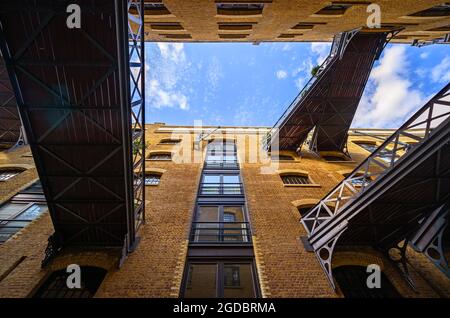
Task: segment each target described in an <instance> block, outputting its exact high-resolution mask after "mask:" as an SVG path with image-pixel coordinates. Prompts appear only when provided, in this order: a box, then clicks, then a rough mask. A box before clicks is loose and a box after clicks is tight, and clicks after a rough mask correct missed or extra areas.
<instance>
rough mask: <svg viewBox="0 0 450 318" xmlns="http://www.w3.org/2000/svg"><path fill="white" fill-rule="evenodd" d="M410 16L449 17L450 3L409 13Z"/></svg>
mask: <svg viewBox="0 0 450 318" xmlns="http://www.w3.org/2000/svg"><path fill="white" fill-rule="evenodd" d="M409 16H410V17H418V18H420V17H447V16H450V4H449V3H444V4H441V5H438V6H435V7H432V8H429V9H426V10H422V11H419V12H416V13H413V14H410V15H409Z"/></svg>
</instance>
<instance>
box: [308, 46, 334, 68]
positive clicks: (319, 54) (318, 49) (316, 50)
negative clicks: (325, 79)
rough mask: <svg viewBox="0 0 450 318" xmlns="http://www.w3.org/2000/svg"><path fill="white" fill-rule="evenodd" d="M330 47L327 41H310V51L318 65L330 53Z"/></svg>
mask: <svg viewBox="0 0 450 318" xmlns="http://www.w3.org/2000/svg"><path fill="white" fill-rule="evenodd" d="M330 48H331V44H330V43H327V42H314V43H311V51H312V53H313V54H314V55H316V63H317V64H318V65H320V64H322V63H323V61H325V59H326V58H327V56H328V55H329V54H330Z"/></svg>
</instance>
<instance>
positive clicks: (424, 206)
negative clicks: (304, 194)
mask: <svg viewBox="0 0 450 318" xmlns="http://www.w3.org/2000/svg"><path fill="white" fill-rule="evenodd" d="M415 128H423V129H424V132H425V133H424V134H423V135H415V134H412V133H410V132H409V131H411V130H412V129H415ZM403 137H409V138H411V139H413V140H414V141H415V143H413V144H410V146H409V147H405V146H404V143H402V142H401V141H400V138H403ZM386 154H388V155H386ZM361 180H364V181H363V182H359V184H360V185H361V186H359V187H357V186H355V181H361ZM449 200H450V84H447V85H446V86H445V87H444V88H443V89H442V90H441V91H440V92H439V93H438V94H437V95H436V96H434V97H433V98H432V99H431V100H430V101H429V102H428V103H427V104H426V105H425V106H424V107H422V108H421V109H420V110H419V111H418V112H417V113H416V114H414V115H413V116H412V117H411V118H410V119H409V120H408V121H407V122H406V123H405V124H404V125H402V127H400V128H399V129H398V130H397V131H396V132H395V133H394V134H393V135H392V136H391V137H389V138H388V139H387V140H386V141H385V142H384V143H383V144H382V145H381V146H380V147H379V148H378V149H377V150H376V151H375V152H374V153H373V154H371V155H370V156H369V157H368V158H367V159H366V160H365V161H363V162H362V163H361V164H360V165H359V166H358V167H356V168H355V169H354V171H353V172H352V173H351V174H350V175H348V176H347V177H346V178H345V179H344V180H343V181H342V182H341V183H339V184H338V185H337V186H336V187H335V188H334V189H333V190H332V191H331V192H330V193H329V194H328V195H327V196H325V197H324V199H322V200H321V201H320V202H319V203H318V204H317V205H316V206H315V207H313V208H312V209H311V211H310V212H309V213H308V214H307V215H305V216H304V217H303V218H302V220H301V223H302V224H303V226H304V228H305V229H306V231H307V233H308V241H309V244H310V245H311V247H312V250H314V252H315V253H316V256H317V258H318V260H319V262H320V264H321V266H322V267H323V269H324V271H325V272H326V274H327V276H328V278H329V280H330V283H331V284H332V286H333V287H334V281H333V277H332V266H331V260H332V256H333V250H334V247H335V246H336V245H370V246H373V247H375V248H377V249H379V250H382V251H384V252H389V249H391V248H397V246H398V244H399V243H400V242H402V241H406V242H407V241H409V240H410V239H411V238H412V236H413V235H414V234H415V233H416V232H417V230H418V229H419V226H420V221H421V220H422V219H423V218H424V217H427V216H428V215H429V214H430V213H431V212H433V211H434V210H435V209H437V208H439V207H440V206H441V205H442V204H445V203H446V202H448V201H449Z"/></svg>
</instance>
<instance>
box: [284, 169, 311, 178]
mask: <svg viewBox="0 0 450 318" xmlns="http://www.w3.org/2000/svg"><path fill="white" fill-rule="evenodd" d="M277 173H278V174H279V175H280V176H283V175H287V174H293V175H299V176H305V177H308V176H309V172H308V171H306V170H301V169H281V170H277Z"/></svg>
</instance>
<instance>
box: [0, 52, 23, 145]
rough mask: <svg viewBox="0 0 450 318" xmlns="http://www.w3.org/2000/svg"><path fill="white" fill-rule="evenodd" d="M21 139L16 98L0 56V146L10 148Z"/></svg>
mask: <svg viewBox="0 0 450 318" xmlns="http://www.w3.org/2000/svg"><path fill="white" fill-rule="evenodd" d="M20 137H21V122H20V117H19V112H18V110H17V103H16V98H15V97H14V91H13V89H12V87H11V83H10V81H9V76H8V71H7V69H6V65H5V61H4V60H3V57H2V56H1V54H0V144H2V145H5V146H8V147H11V146H13V145H14V144H15V143H17V142H18V141H19V139H20Z"/></svg>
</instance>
